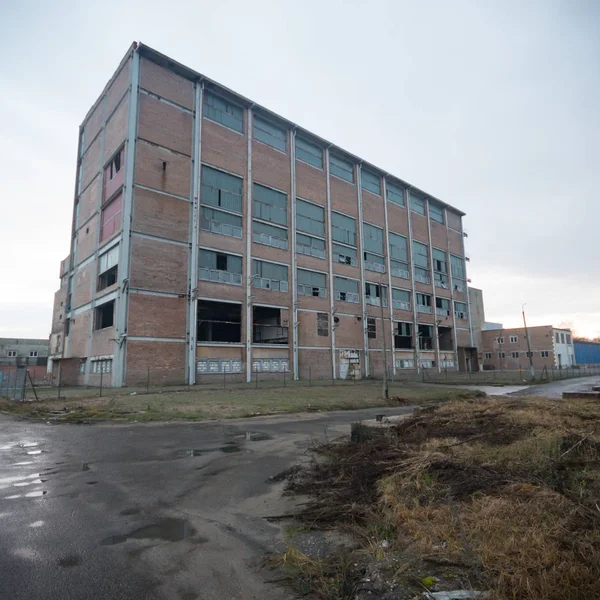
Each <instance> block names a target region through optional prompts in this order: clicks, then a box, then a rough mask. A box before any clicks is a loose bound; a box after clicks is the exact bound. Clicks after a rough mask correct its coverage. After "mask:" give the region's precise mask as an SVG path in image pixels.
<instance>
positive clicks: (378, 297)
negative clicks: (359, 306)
mask: <svg viewBox="0 0 600 600" xmlns="http://www.w3.org/2000/svg"><path fill="white" fill-rule="evenodd" d="M365 300H366V302H367V304H371V305H373V306H381V303H382V302H383V306H387V293H386V288H385V287H383V286H381V285H379V284H377V283H365Z"/></svg>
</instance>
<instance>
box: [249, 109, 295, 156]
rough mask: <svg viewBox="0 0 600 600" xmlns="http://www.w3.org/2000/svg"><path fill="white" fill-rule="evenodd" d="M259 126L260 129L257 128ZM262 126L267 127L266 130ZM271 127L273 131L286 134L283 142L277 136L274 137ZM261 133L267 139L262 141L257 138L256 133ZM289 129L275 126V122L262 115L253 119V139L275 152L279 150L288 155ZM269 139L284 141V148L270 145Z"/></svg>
mask: <svg viewBox="0 0 600 600" xmlns="http://www.w3.org/2000/svg"><path fill="white" fill-rule="evenodd" d="M257 125H258V127H257ZM262 126H266V128H264V129H263V127H262ZM269 127H271V128H272V129H273V131H279V132H281V133H283V134H284V138H283V140H282V139H281V138H278V137H277V136H276V135H274V134H273V133H272V132H271V131H269V130H268V128H269ZM257 130H258V131H259V132H261V134H263V135H264V136H265V138H266V139H265V138H263V139H261V138H259V137H257V136H256V131H257ZM288 138H289V135H288V129H286V128H284V127H282V126H280V125H277V124H275V123H274V122H273V121H271V120H269V119H267V118H265V117H263V116H261V115H254V117H253V119H252V139H254V140H256V141H257V142H259V143H261V144H264V145H265V146H269V147H270V148H273V149H274V150H277V151H278V152H281V153H282V154H287V146H288ZM269 139H274V140H279V142H282V141H283V148H281V147H280V145H281V144H279V145H277V144H274V143H270V142H269V141H267V140H269Z"/></svg>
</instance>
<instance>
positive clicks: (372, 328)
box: [367, 317, 377, 340]
mask: <svg viewBox="0 0 600 600" xmlns="http://www.w3.org/2000/svg"><path fill="white" fill-rule="evenodd" d="M367 337H368V338H369V339H371V340H374V339H376V338H377V321H376V320H375V319H372V318H370V317H369V318H368V319H367Z"/></svg>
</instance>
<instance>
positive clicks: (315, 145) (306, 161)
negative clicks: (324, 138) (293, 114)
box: [295, 135, 323, 171]
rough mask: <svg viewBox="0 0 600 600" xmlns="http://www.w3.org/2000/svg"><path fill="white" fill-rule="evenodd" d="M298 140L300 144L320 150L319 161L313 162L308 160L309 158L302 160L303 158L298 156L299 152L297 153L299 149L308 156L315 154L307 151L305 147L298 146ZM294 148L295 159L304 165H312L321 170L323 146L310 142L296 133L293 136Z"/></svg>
mask: <svg viewBox="0 0 600 600" xmlns="http://www.w3.org/2000/svg"><path fill="white" fill-rule="evenodd" d="M298 142H300V143H301V144H305V145H306V146H309V147H312V148H316V149H317V150H319V151H320V161H319V164H318V165H317V164H315V163H314V162H310V161H309V160H304V159H303V158H300V154H299V152H298V151H299V150H300V151H301V152H303V153H304V154H307V155H309V156H315V157H316V155H315V154H313V153H312V152H309V151H308V150H307V149H306V148H302V147H299V146H298ZM295 150H296V160H299V161H300V162H302V163H304V164H305V165H309V166H311V167H314V168H315V169H319V170H320V171H322V170H323V148H322V147H321V146H319V145H318V144H313V143H312V142H309V141H308V140H307V139H305V138H304V137H302V136H299V135H296V137H295Z"/></svg>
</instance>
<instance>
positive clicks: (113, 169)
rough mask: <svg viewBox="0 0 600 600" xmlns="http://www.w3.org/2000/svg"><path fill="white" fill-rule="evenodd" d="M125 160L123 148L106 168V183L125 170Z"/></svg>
mask: <svg viewBox="0 0 600 600" xmlns="http://www.w3.org/2000/svg"><path fill="white" fill-rule="evenodd" d="M124 158H125V147H124V146H123V147H122V148H121V149H120V150H119V151H118V152H117V153H116V154H115V155H114V157H113V159H112V160H111V161H110V162H109V163H108V165H107V166H106V168H105V181H110V180H111V179H114V177H115V176H116V174H117V173H119V171H120V170H121V169H122V168H123V163H124Z"/></svg>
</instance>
